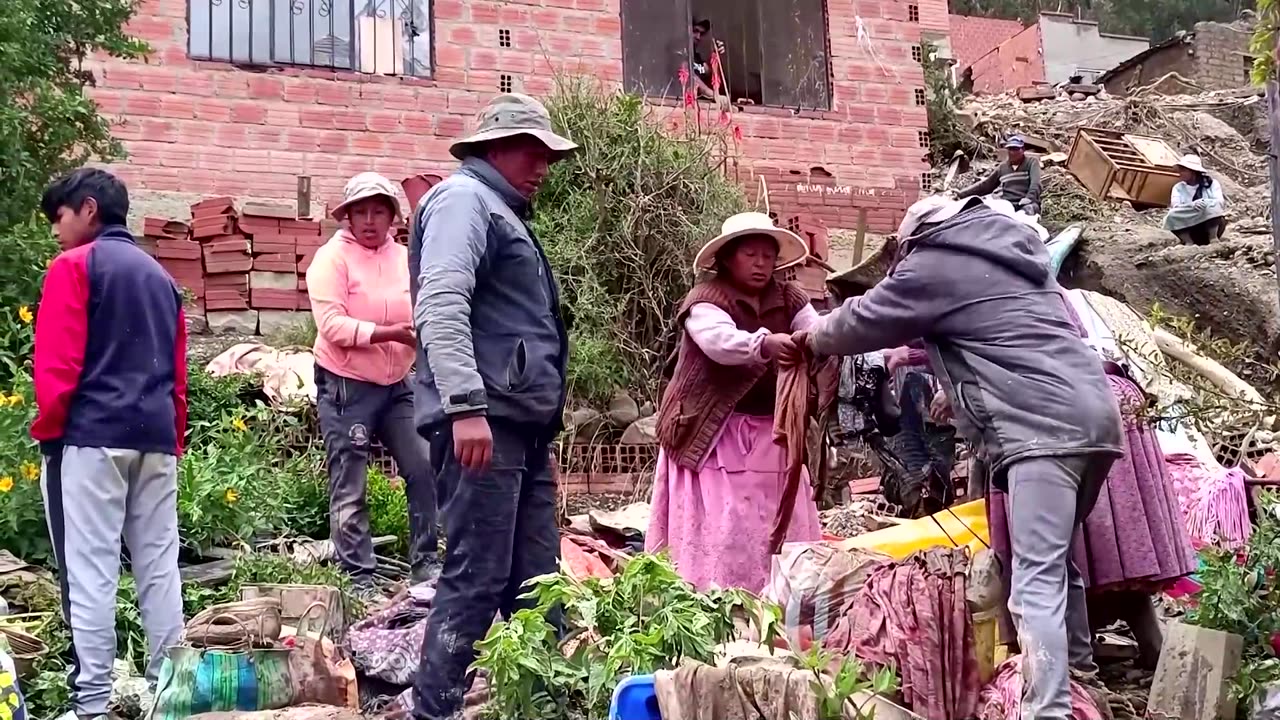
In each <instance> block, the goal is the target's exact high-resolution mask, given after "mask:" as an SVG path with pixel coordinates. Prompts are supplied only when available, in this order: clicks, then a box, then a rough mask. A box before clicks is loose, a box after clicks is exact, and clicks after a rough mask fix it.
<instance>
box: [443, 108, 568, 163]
mask: <svg viewBox="0 0 1280 720" xmlns="http://www.w3.org/2000/svg"><path fill="white" fill-rule="evenodd" d="M513 135H532V136H533V137H535V138H537V139H538V140H539V141H541V142H542V144H543V145H546V146H547V148H548V149H549V150H551V151H552V152H554V153H555V154H556V158H557V159H559V158H561V157H564V156H565V155H567V154H568V153H571V152H573V151H574V150H577V149H578V145H577V143H575V142H573V141H572V140H570V139H568V138H565V137H561V136H560V135H557V134H556V133H555V131H554V130H552V129H551V114H550V113H548V112H547V108H546V107H545V106H544V105H543V104H542V103H540V102H538V100H537V98H533V97H530V96H528V95H523V94H521V93H505V94H502V95H499V96H498V97H496V98H494V99H493V100H491V101H490V102H489V104H488V105H486V106H484V109H482V110H481V111H480V115H479V119H478V122H477V124H476V131H475V132H474V133H473V134H471V135H468V136H467V137H464V138H462V139H461V140H458V141H457V142H455V143H453V144H452V145H450V146H449V153H450V154H451V155H453V156H454V157H455V158H457V159H459V160H465V159H467V157H468V156H470V155H472V154H474V153H475V149H476V147H477V146H478V145H481V144H482V143H486V142H489V141H491V140H497V139H499V138H504V137H511V136H513Z"/></svg>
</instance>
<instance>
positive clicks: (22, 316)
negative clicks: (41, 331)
mask: <svg viewBox="0 0 1280 720" xmlns="http://www.w3.org/2000/svg"><path fill="white" fill-rule="evenodd" d="M35 317H36V316H35V315H32V314H31V308H29V307H27V306H26V305H23V306H22V307H20V308H18V319H19V320H21V321H22V323H23V324H24V325H30V324H31V321H32V320H34V319H35Z"/></svg>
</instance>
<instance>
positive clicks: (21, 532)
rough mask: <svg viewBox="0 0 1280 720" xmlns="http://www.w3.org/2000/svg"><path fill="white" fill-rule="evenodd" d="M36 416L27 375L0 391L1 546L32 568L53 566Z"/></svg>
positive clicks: (23, 374)
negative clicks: (34, 429) (31, 430)
mask: <svg viewBox="0 0 1280 720" xmlns="http://www.w3.org/2000/svg"><path fill="white" fill-rule="evenodd" d="M34 417H35V402H34V401H33V396H32V392H31V380H30V377H29V376H28V375H26V373H20V374H19V375H18V377H17V385H16V386H15V387H13V388H11V389H10V391H9V392H8V393H3V392H0V438H2V439H3V441H2V442H0V547H2V548H5V549H6V550H9V551H10V552H12V553H14V554H15V555H17V556H18V557H20V558H22V559H24V560H26V561H27V562H31V563H41V564H50V563H52V561H53V546H52V545H51V544H50V542H49V533H48V530H47V529H46V524H45V516H44V498H43V496H42V495H41V493H40V449H39V446H38V445H37V444H36V442H35V441H34V440H32V439H31V436H30V434H29V432H28V430H29V428H30V427H31V420H32V419H33V418H34Z"/></svg>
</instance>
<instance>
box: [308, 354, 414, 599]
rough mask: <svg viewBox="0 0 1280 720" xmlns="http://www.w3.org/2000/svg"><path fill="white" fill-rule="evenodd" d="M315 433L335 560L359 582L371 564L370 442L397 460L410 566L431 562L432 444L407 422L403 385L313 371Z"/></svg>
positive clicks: (409, 408) (408, 398)
mask: <svg viewBox="0 0 1280 720" xmlns="http://www.w3.org/2000/svg"><path fill="white" fill-rule="evenodd" d="M316 397H317V406H318V409H319V414H320V430H321V432H323V433H324V447H325V454H326V455H327V456H328V464H329V537H330V538H331V539H332V540H333V545H334V548H335V550H336V551H337V555H338V561H339V562H340V563H341V564H342V566H343V568H344V569H345V570H346V571H347V572H348V573H350V574H351V575H352V576H353V577H355V578H356V579H357V580H369V579H372V577H373V571H374V569H375V568H376V567H377V561H376V560H375V559H374V556H373V536H372V535H371V534H370V532H369V506H368V503H367V501H366V492H367V489H368V479H369V476H368V472H369V451H370V449H371V448H372V446H373V439H374V438H375V437H376V438H377V439H378V440H380V441H381V442H382V444H383V445H384V446H386V448H387V450H388V451H389V452H390V453H391V457H392V458H393V459H395V461H396V469H397V470H399V472H400V475H401V477H403V478H404V480H405V493H406V494H407V496H408V500H409V563H410V565H411V566H412V567H413V568H414V569H415V570H421V569H424V568H425V567H426V566H428V565H430V564H432V563H435V562H436V555H437V549H436V543H437V531H436V484H435V483H436V481H435V472H434V471H433V470H432V468H431V462H430V459H429V453H430V446H429V445H428V444H427V441H426V440H425V439H424V438H423V437H422V436H421V435H419V434H418V430H417V428H416V427H415V425H414V422H413V389H412V387H411V386H410V384H409V382H408V380H407V379H406V380H401V381H400V382H398V383H396V384H395V385H377V384H374V383H368V382H362V381H360V380H353V379H351V378H347V377H342V376H341V375H338V374H336V373H332V372H329V371H328V370H325V369H324V368H322V367H320V366H319V365H317V366H316Z"/></svg>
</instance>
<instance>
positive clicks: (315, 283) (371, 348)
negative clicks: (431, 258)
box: [307, 229, 414, 385]
mask: <svg viewBox="0 0 1280 720" xmlns="http://www.w3.org/2000/svg"><path fill="white" fill-rule="evenodd" d="M307 292H308V294H310V296H311V314H312V315H313V316H314V317H315V321H316V328H317V330H318V331H319V332H317V334H316V344H315V348H314V352H315V356H316V364H317V365H319V366H320V367H322V368H324V369H325V370H328V371H329V372H332V373H334V374H336V375H341V376H342V377H345V378H350V379H353V380H363V381H365V382H370V383H375V384H377V385H394V384H396V383H398V382H400V381H401V380H403V379H404V378H405V377H406V376H407V375H408V374H409V370H410V368H412V367H413V358H414V349H413V348H412V347H409V346H408V345H402V344H400V343H398V342H384V343H377V344H374V343H372V342H370V340H371V339H372V337H373V331H374V328H375V327H377V326H378V325H394V324H396V323H406V322H412V320H413V308H412V307H411V305H410V302H409V256H408V250H407V249H406V248H405V247H404V246H403V245H400V244H398V243H396V242H395V241H394V240H393V239H392V238H391V237H390V236H388V237H387V241H386V242H385V243H383V244H382V245H381V246H379V247H377V248H374V249H370V248H367V247H364V246H363V245H361V244H360V243H358V242H356V240H355V237H354V236H352V235H351V233H350V231H348V230H345V229H343V230H339V231H338V232H337V234H335V235H334V236H333V237H332V238H330V239H329V242H327V243H325V244H324V246H323V247H321V248H320V249H319V250H318V251H316V256H315V258H314V259H313V260H312V261H311V267H310V268H308V269H307Z"/></svg>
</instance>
